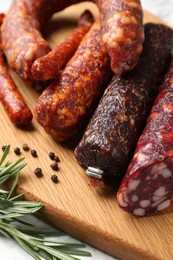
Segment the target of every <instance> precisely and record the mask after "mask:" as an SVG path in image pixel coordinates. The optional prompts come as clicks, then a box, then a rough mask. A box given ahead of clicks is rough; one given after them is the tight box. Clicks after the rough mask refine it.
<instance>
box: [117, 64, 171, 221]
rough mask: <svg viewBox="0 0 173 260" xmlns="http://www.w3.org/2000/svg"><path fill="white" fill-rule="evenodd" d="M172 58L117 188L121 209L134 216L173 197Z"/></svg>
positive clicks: (155, 208) (162, 206) (155, 209)
mask: <svg viewBox="0 0 173 260" xmlns="http://www.w3.org/2000/svg"><path fill="white" fill-rule="evenodd" d="M172 90H173V60H172V63H171V65H170V68H169V70H168V72H167V74H166V76H165V78H164V81H163V83H162V85H161V87H160V92H159V94H158V96H157V98H156V100H155V103H154V105H153V107H152V110H151V113H150V115H149V118H148V121H147V124H146V126H145V128H144V131H143V133H142V135H141V137H140V139H139V141H138V144H137V147H136V150H135V154H134V156H133V158H132V160H131V163H130V165H129V167H128V170H127V172H126V175H125V177H124V179H123V180H122V183H121V186H120V188H119V191H118V196H117V197H118V203H119V205H120V207H121V208H122V209H124V210H125V211H127V212H129V213H131V214H134V215H136V216H144V215H147V214H149V213H154V212H159V211H161V210H163V209H165V208H167V207H168V206H170V204H171V203H172V201H173V178H172V176H173V160H172V158H173V145H172V144H173V91H172Z"/></svg>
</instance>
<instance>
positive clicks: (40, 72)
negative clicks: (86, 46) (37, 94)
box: [32, 10, 94, 81]
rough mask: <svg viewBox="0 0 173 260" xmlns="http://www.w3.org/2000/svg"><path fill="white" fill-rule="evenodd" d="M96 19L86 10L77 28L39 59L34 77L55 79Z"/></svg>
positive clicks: (33, 67) (44, 79)
mask: <svg viewBox="0 0 173 260" xmlns="http://www.w3.org/2000/svg"><path fill="white" fill-rule="evenodd" d="M93 22H94V17H93V15H92V14H91V12H90V11H88V10H86V11H85V12H84V13H83V14H82V15H81V17H80V19H79V21H78V26H77V28H76V29H75V30H74V31H73V32H72V34H70V35H69V36H68V37H67V38H66V39H65V40H64V41H63V42H62V43H60V44H59V45H58V46H57V47H56V48H55V49H54V50H52V51H51V52H49V53H48V54H47V55H45V56H43V57H40V58H39V59H37V60H36V61H35V62H34V64H33V65H32V75H33V77H34V79H36V80H43V81H46V80H49V79H52V78H55V77H56V76H57V75H58V74H59V72H60V70H61V69H62V68H63V67H64V66H65V64H66V63H67V61H68V60H69V59H70V58H71V57H72V56H73V54H74V52H75V51H76V49H77V47H78V46H79V43H80V41H81V40H82V38H83V36H84V35H85V34H86V33H87V31H88V30H89V29H90V27H91V25H92V23H93Z"/></svg>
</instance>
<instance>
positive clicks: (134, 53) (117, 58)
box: [98, 0, 144, 75]
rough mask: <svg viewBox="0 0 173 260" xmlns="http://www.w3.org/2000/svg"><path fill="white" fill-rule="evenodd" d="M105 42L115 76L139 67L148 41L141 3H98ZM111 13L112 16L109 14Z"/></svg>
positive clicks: (101, 0)
mask: <svg viewBox="0 0 173 260" xmlns="http://www.w3.org/2000/svg"><path fill="white" fill-rule="evenodd" d="M98 6H99V8H100V10H101V12H100V20H101V32H102V40H103V42H104V43H105V46H106V47H107V50H108V53H109V55H110V57H111V67H112V70H113V71H114V73H116V74H120V75H121V74H122V73H124V72H126V71H129V70H131V69H132V68H134V67H135V66H136V64H137V61H138V57H139V55H140V54H141V52H142V44H143V41H144V32H143V11H142V7H141V3H140V0H131V1H129V0H123V1H112V0H98ZM109 10H111V12H110V11H109Z"/></svg>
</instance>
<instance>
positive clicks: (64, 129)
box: [35, 21, 112, 141]
mask: <svg viewBox="0 0 173 260" xmlns="http://www.w3.org/2000/svg"><path fill="white" fill-rule="evenodd" d="M111 75H112V71H111V69H110V60H109V57H108V54H107V51H106V49H105V47H104V46H102V45H101V44H100V23H99V21H97V22H95V23H94V24H93V26H92V27H91V29H90V30H89V32H88V33H87V34H86V35H85V36H84V38H83V39H82V42H81V44H80V46H79V48H78V49H77V51H76V53H75V55H74V56H73V57H72V59H71V60H70V61H69V62H68V63H67V65H66V67H65V69H64V70H63V71H61V73H60V75H59V77H58V78H57V79H56V80H54V81H53V83H52V84H51V85H50V86H49V87H48V88H47V89H45V91H44V92H43V94H42V95H41V96H40V98H39V99H38V102H37V105H36V109H35V116H36V119H37V120H38V122H39V123H40V124H41V125H42V126H43V128H44V129H45V131H46V132H47V133H48V134H50V135H51V136H52V137H53V138H54V139H55V140H57V141H66V140H68V139H70V138H72V137H73V136H74V135H76V134H77V133H78V132H79V130H80V129H81V127H82V124H83V121H84V119H85V118H86V117H89V116H90V114H91V113H92V112H93V110H94V108H95V107H96V105H97V103H98V100H99V99H100V97H101V95H102V93H103V91H104V88H105V87H106V85H107V83H108V80H109V79H110V76H111Z"/></svg>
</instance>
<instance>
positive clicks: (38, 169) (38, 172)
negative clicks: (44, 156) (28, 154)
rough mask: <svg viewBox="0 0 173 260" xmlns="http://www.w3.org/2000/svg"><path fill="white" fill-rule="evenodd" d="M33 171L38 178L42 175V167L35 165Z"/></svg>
mask: <svg viewBox="0 0 173 260" xmlns="http://www.w3.org/2000/svg"><path fill="white" fill-rule="evenodd" d="M34 173H35V175H36V176H37V177H38V178H41V177H42V176H43V172H42V169H41V168H39V167H37V168H36V169H35V170H34Z"/></svg>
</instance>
